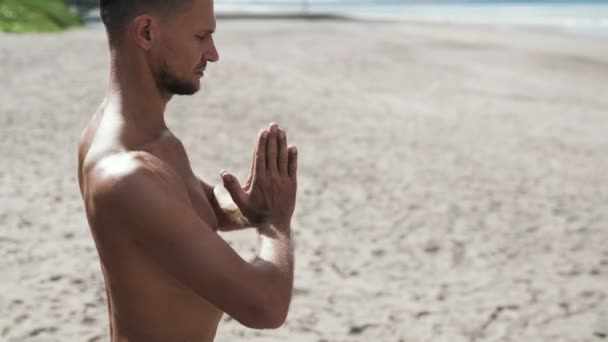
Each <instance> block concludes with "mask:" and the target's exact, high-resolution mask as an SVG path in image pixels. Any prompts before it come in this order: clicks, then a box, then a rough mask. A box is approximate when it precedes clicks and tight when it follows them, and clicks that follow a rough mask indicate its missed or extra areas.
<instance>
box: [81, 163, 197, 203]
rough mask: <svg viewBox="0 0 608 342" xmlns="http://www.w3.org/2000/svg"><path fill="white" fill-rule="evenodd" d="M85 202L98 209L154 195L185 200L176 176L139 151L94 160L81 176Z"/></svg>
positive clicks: (185, 197)
mask: <svg viewBox="0 0 608 342" xmlns="http://www.w3.org/2000/svg"><path fill="white" fill-rule="evenodd" d="M85 178H86V184H87V190H86V192H87V194H86V195H87V196H86V197H87V200H88V201H89V202H90V204H92V205H94V206H96V207H98V209H102V208H108V207H109V206H111V207H124V204H125V203H129V204H131V203H133V202H141V201H142V200H145V199H150V198H157V197H158V196H167V195H172V196H177V197H179V198H182V199H184V200H186V201H187V200H188V196H187V192H186V189H185V186H184V184H183V182H182V181H181V180H180V177H179V176H178V175H177V173H176V172H175V171H174V170H173V169H172V168H171V167H170V166H169V165H168V164H167V163H165V162H164V161H162V160H161V159H160V158H158V157H156V156H154V155H152V154H150V153H148V152H143V151H129V152H121V153H115V154H111V155H108V156H105V157H103V158H101V159H100V160H98V161H97V162H96V163H95V165H93V166H92V167H90V168H89V171H88V172H87V173H86V175H85Z"/></svg>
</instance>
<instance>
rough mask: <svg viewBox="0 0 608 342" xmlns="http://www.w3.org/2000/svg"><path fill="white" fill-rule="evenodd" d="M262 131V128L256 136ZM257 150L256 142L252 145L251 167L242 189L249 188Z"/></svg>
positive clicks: (246, 189)
mask: <svg viewBox="0 0 608 342" xmlns="http://www.w3.org/2000/svg"><path fill="white" fill-rule="evenodd" d="M262 132H264V129H261V130H260V131H259V132H258V137H259V136H260V135H262ZM257 151H258V144H256V145H255V146H254V147H253V157H252V158H251V167H250V168H249V176H247V181H246V182H245V184H244V185H243V190H245V191H248V190H249V188H250V187H251V180H252V179H253V173H254V170H255V169H254V167H255V156H256V153H257Z"/></svg>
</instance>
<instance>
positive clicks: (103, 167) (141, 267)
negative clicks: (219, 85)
mask: <svg viewBox="0 0 608 342" xmlns="http://www.w3.org/2000/svg"><path fill="white" fill-rule="evenodd" d="M215 28H216V23H215V18H214V14H213V3H212V1H211V0H193V1H192V5H191V7H190V8H189V9H188V10H186V11H183V12H179V13H177V14H175V15H174V16H171V17H170V18H161V17H158V16H156V15H154V14H153V13H143V14H140V15H139V16H137V17H136V18H134V19H133V20H131V21H130V22H129V25H128V27H127V29H126V30H125V32H124V35H123V36H122V38H121V39H120V41H119V42H118V43H116V45H115V46H112V48H111V68H110V79H109V84H108V88H107V93H106V96H105V99H104V101H103V103H102V104H101V106H100V107H99V109H98V110H97V111H96V112H95V114H94V115H93V116H92V118H91V120H90V122H89V124H88V125H87V127H86V128H85V129H84V131H83V133H82V135H81V137H80V143H79V149H78V180H79V185H80V190H81V194H82V198H83V201H84V204H85V208H86V215H87V219H88V222H89V226H90V229H91V233H92V236H93V238H94V240H95V245H96V247H97V251H98V253H99V257H100V262H101V269H102V271H103V276H104V281H105V285H106V290H107V299H108V313H109V322H110V335H111V340H112V341H113V342H118V341H146V342H153V341H201V342H202V341H212V340H213V339H214V337H215V334H216V330H217V326H218V323H219V321H220V319H221V317H222V314H223V313H226V314H228V315H230V316H232V317H233V318H234V319H235V320H237V321H238V322H240V323H242V324H244V325H246V326H248V327H250V328H258V329H262V328H277V327H279V326H281V325H282V324H283V323H284V321H285V319H286V317H287V312H288V309H289V304H290V301H291V292H292V287H293V244H292V240H291V216H292V214H293V212H294V208H295V199H296V188H297V175H296V173H297V151H296V148H295V147H294V146H288V145H287V137H286V134H285V131H284V130H283V129H282V128H281V127H279V126H278V125H277V124H270V125H269V126H268V127H266V128H263V129H261V130H260V131H259V133H258V135H257V138H256V141H255V143H254V146H253V151H254V152H253V160H252V163H251V169H250V174H249V177H248V179H247V180H246V181H245V182H244V183H243V184H242V185H241V183H240V182H239V181H238V180H237V179H236V177H234V176H233V175H232V174H230V173H228V172H224V173H223V174H222V175H221V177H222V181H223V184H222V185H221V187H223V188H225V189H226V190H227V193H228V194H229V197H230V199H231V200H232V201H228V202H230V203H228V204H229V205H227V206H226V208H224V206H223V205H220V203H224V202H225V200H224V199H222V200H221V201H218V199H217V198H216V196H215V195H214V193H215V194H217V193H218V189H219V188H218V187H216V188H215V190H214V187H213V186H211V185H209V184H207V183H205V182H204V181H202V180H201V179H199V178H197V177H196V176H195V174H194V172H193V170H192V169H191V167H190V163H189V158H188V155H187V153H186V151H185V149H184V147H183V145H182V143H181V141H180V140H179V139H178V138H177V137H176V136H175V135H174V134H173V133H172V132H171V131H170V130H169V129H168V128H167V126H166V124H165V116H164V112H165V106H166V105H167V102H168V101H169V100H170V99H171V97H172V95H174V94H183V95H187V94H194V93H196V92H197V91H198V90H199V89H200V88H201V78H204V70H205V68H206V67H208V66H209V63H211V62H216V61H218V59H219V56H218V52H217V50H216V47H215V43H214V40H213V32H214V31H215ZM252 138H253V136H252ZM252 141H253V139H252ZM202 148H205V146H203V147H202ZM207 148H216V147H214V146H212V145H210V146H208V147H207ZM230 205H231V207H230ZM247 227H252V228H255V229H257V231H258V241H257V244H258V250H257V252H256V257H255V258H254V259H253V260H251V261H250V262H246V261H244V260H243V259H242V258H241V257H239V256H238V254H236V252H235V251H234V250H232V249H231V248H230V246H229V245H228V244H227V243H226V242H225V241H224V240H222V238H221V237H220V236H219V235H218V234H217V231H218V230H219V231H229V230H236V229H244V228H247Z"/></svg>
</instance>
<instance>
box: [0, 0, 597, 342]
mask: <svg viewBox="0 0 608 342" xmlns="http://www.w3.org/2000/svg"><path fill="white" fill-rule="evenodd" d="M215 8H216V12H217V17H218V22H217V32H216V34H215V36H214V37H215V42H216V45H217V47H218V50H219V53H220V61H219V62H218V63H216V64H212V65H209V67H208V68H207V71H206V72H205V78H204V79H203V86H202V91H201V92H200V93H199V94H197V95H195V96H189V97H175V98H174V99H173V100H172V102H171V103H170V105H169V107H168V108H167V122H168V124H169V126H170V128H171V130H172V131H173V132H174V133H175V134H176V135H177V136H178V137H179V138H180V139H181V140H182V141H183V143H184V145H185V146H186V149H187V151H188V153H189V157H190V161H191V163H192V166H193V169H194V170H195V172H196V173H197V175H198V176H199V177H201V178H203V179H205V180H207V181H208V182H210V183H214V184H218V183H219V172H220V170H221V169H226V170H229V171H232V172H235V173H236V174H238V175H239V176H240V177H244V176H245V175H246V173H247V171H248V168H249V163H250V156H251V149H252V148H253V144H254V142H255V136H256V133H257V131H258V130H259V129H260V128H262V127H265V126H266V125H268V123H270V122H272V121H276V122H278V123H279V124H281V125H282V126H283V127H285V128H286V129H287V132H288V137H289V139H290V142H291V143H293V144H296V145H297V146H298V148H299V151H300V153H299V156H300V163H299V165H300V166H299V168H300V170H299V193H298V204H297V209H296V213H295V216H294V222H293V225H294V228H293V229H294V234H295V238H296V279H295V291H294V298H293V302H292V306H291V310H290V314H289V318H288V320H287V322H286V324H285V326H284V327H282V328H281V329H278V330H272V331H256V330H251V329H247V328H244V327H242V326H240V325H239V324H238V323H237V322H235V321H234V320H232V319H230V317H227V316H226V317H224V318H223V320H222V323H221V325H220V327H219V331H218V336H217V340H218V341H238V340H242V339H247V340H248V341H285V340H290V341H302V342H333V341H390V342H402V341H408V342H409V341H450V342H453V341H455V342H458V341H467V342H468V341H534V342H537V341H551V342H554V341H572V342H574V341H577V342H578V341H602V340H606V339H607V338H608V299H606V296H607V295H608V292H607V289H608V217H607V216H608V174H607V173H606V172H605V170H606V169H608V134H606V132H607V131H608V115H607V113H608V97H607V96H606V94H607V93H608V44H607V42H608V40H607V39H608V34H607V31H608V2H606V1H558V0H554V1H523V0H522V1H416V2H412V1H396V0H393V1H390V0H384V1H373V0H343V1H325V0H297V1H283V0H281V1H276V2H275V1H270V0H266V1H257V0H254V1H245V0H223V1H222V0H217V1H216V3H215ZM0 31H3V32H2V33H0V156H1V157H2V162H1V163H0V341H7V342H21V341H41V342H49V341H51V342H52V341H87V342H95V341H108V340H109V336H108V333H109V329H108V319H107V317H108V315H107V312H106V310H107V306H106V298H105V289H104V284H103V279H102V275H101V270H100V266H99V259H98V256H97V252H96V250H95V246H94V244H93V240H92V238H91V235H90V232H89V230H88V226H87V222H86V218H85V214H84V209H83V205H82V201H81V198H80V194H79V192H78V184H77V176H76V172H77V170H76V157H77V156H76V149H77V144H78V138H79V136H80V133H81V132H82V130H83V129H84V127H85V126H86V125H87V123H88V121H89V119H90V117H91V115H92V114H93V113H94V112H95V111H96V109H97V108H98V106H99V104H100V103H101V101H102V100H103V97H104V94H105V89H106V84H107V81H108V73H109V72H108V67H109V58H108V57H109V53H108V48H107V40H106V36H105V32H104V29H103V26H102V24H101V23H100V20H99V13H98V9H97V2H96V1H84V0H83V1H61V0H0ZM222 237H224V238H225V239H226V240H227V241H228V242H229V243H230V244H231V245H232V246H233V247H234V248H235V249H236V250H237V251H238V252H239V253H240V254H241V255H242V256H243V257H244V258H250V257H251V256H252V255H253V248H254V246H255V232H253V231H242V232H237V233H226V234H222Z"/></svg>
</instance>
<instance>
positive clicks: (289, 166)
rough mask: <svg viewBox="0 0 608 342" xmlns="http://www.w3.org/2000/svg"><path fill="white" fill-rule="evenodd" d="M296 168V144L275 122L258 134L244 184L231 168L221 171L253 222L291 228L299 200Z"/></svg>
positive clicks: (239, 204) (225, 181) (234, 197)
mask: <svg viewBox="0 0 608 342" xmlns="http://www.w3.org/2000/svg"><path fill="white" fill-rule="evenodd" d="M297 169H298V155H297V150H296V147H295V146H288V145H287V136H286V134H285V131H284V130H283V129H281V128H280V127H279V126H278V125H277V124H275V123H273V124H271V125H270V127H269V128H268V129H263V130H261V131H260V133H259V135H258V142H257V144H256V146H255V150H254V152H253V162H252V164H251V170H250V172H249V177H248V179H247V181H246V182H245V184H244V185H243V186H241V184H240V183H239V181H238V180H237V179H236V177H235V176H234V175H232V174H230V173H228V172H222V181H223V183H224V187H225V188H226V190H228V193H230V196H231V197H232V200H233V201H234V203H235V204H236V205H237V207H238V208H239V209H240V211H241V213H242V214H243V216H245V218H247V220H249V222H250V223H252V224H254V225H259V224H272V225H275V226H277V227H280V228H281V229H289V226H290V223H291V216H292V215H293V212H294V209H295V202H296V189H297Z"/></svg>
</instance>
